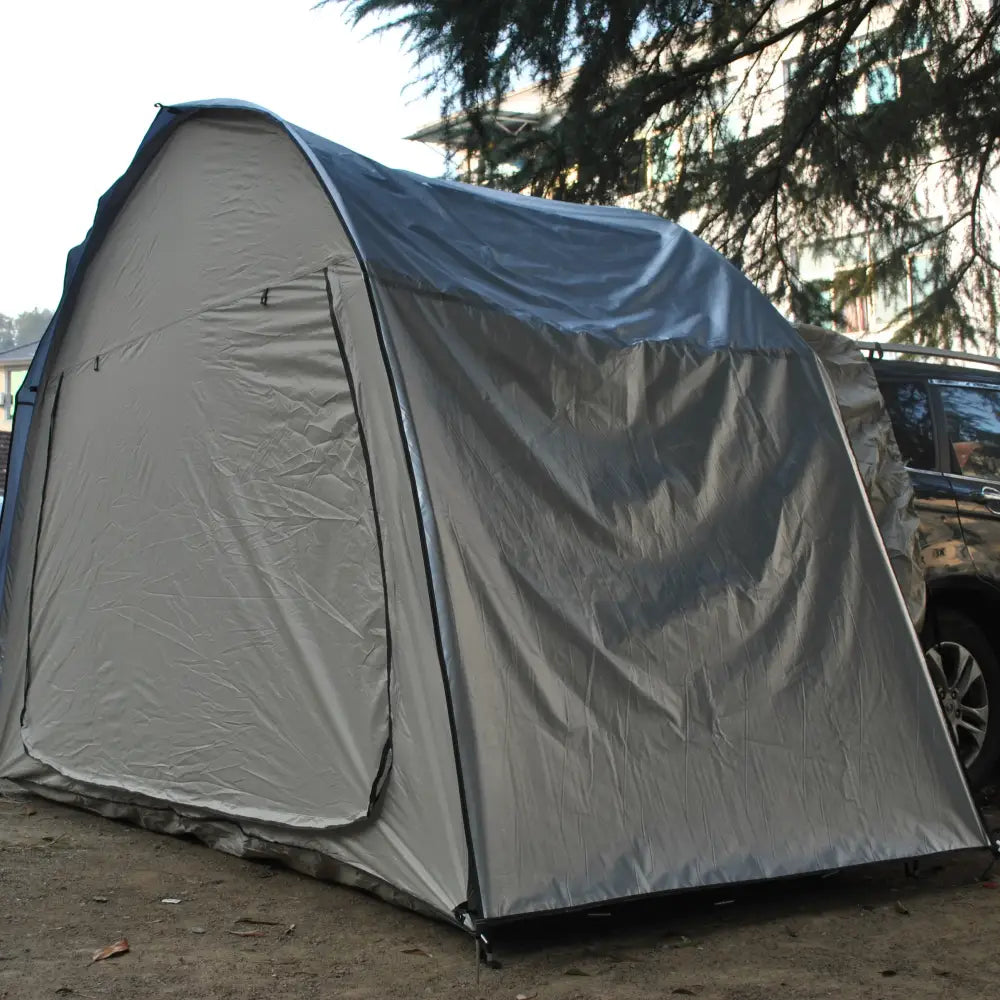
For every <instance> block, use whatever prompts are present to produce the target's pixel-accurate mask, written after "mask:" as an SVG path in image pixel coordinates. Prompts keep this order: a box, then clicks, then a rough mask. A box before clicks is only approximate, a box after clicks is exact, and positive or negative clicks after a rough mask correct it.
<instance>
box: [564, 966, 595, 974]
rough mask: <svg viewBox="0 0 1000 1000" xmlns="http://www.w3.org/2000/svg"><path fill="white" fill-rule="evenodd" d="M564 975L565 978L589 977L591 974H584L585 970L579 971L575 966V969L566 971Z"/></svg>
mask: <svg viewBox="0 0 1000 1000" xmlns="http://www.w3.org/2000/svg"><path fill="white" fill-rule="evenodd" d="M563 975H564V976H589V975H590V973H589V972H584V970H583V969H577V968H576V967H575V966H574V967H573V968H572V969H567V970H566V971H565V972H564V973H563Z"/></svg>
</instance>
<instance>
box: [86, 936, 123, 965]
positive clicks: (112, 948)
mask: <svg viewBox="0 0 1000 1000" xmlns="http://www.w3.org/2000/svg"><path fill="white" fill-rule="evenodd" d="M127 951H128V938H122V939H121V941H116V942H115V943H114V944H109V945H108V946H107V947H106V948H99V949H98V950H97V951H95V952H94V955H93V958H91V960H90V961H91V962H103V961H104V960H105V959H106V958H113V957H114V956H115V955H124V954H125V952H127Z"/></svg>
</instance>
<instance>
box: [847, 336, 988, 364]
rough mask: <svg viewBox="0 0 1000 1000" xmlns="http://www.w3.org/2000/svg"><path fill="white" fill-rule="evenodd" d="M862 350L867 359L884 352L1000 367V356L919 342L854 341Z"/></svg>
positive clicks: (879, 355)
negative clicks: (920, 343)
mask: <svg viewBox="0 0 1000 1000" xmlns="http://www.w3.org/2000/svg"><path fill="white" fill-rule="evenodd" d="M855 343H856V344H857V345H858V347H859V348H861V350H862V351H866V352H867V353H868V359H869V361H871V360H881V358H882V356H883V355H884V354H915V355H918V356H921V357H928V358H945V359H950V360H953V361H971V362H973V363H975V364H977V365H990V366H992V367H993V368H1000V358H991V357H989V356H988V355H986V354H970V353H968V352H967V351H949V350H947V349H946V348H944V347H921V346H920V345H919V344H875V343H872V342H870V341H869V342H866V341H855Z"/></svg>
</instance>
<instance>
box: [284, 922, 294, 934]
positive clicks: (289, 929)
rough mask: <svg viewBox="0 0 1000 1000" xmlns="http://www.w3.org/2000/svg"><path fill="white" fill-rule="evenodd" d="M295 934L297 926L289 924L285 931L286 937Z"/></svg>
mask: <svg viewBox="0 0 1000 1000" xmlns="http://www.w3.org/2000/svg"><path fill="white" fill-rule="evenodd" d="M294 933H295V924H289V925H288V926H287V927H286V928H285V930H284V936H285V937H287V936H288V935H289V934H294Z"/></svg>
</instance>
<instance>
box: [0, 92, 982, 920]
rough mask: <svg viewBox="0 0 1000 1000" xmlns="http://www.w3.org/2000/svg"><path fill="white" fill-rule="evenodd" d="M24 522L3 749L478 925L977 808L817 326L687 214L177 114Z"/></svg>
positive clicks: (69, 791)
mask: <svg viewBox="0 0 1000 1000" xmlns="http://www.w3.org/2000/svg"><path fill="white" fill-rule="evenodd" d="M8 490H9V492H8V500H7V503H6V504H5V508H4V513H3V522H2V530H0V558H2V565H3V569H4V573H5V587H4V602H3V612H2V620H0V629H2V641H3V667H2V671H3V672H2V678H0V774H2V775H3V776H5V777H8V778H12V779H14V780H16V781H18V782H20V783H21V784H22V785H24V786H25V787H28V788H31V789H33V790H35V791H37V792H39V793H41V794H43V795H48V796H51V797H52V798H55V799H59V800H61V801H68V802H74V803H77V804H81V805H85V806H87V807H88V808H91V809H95V810H97V811H99V812H102V813H104V814H107V815H112V816H123V817H128V818H131V819H133V820H136V821H138V822H141V823H143V824H144V825H146V826H150V827H154V828H156V829H161V830H166V831H174V832H181V831H187V832H192V833H194V834H196V835H197V836H199V837H201V838H203V839H204V840H206V841H207V842H209V843H211V844H214V845H215V846H217V847H219V848H221V849H223V850H226V851H231V852H234V853H252V854H254V855H255V856H261V855H266V856H271V857H274V858H278V859H281V860H283V861H285V862H287V863H289V864H292V865H295V866H296V867H299V868H301V869H304V870H306V871H309V872H313V873H315V874H318V875H323V876H329V877H334V878H339V879H342V880H345V881H349V882H352V883H353V884H358V885H363V886H365V887H368V888H371V889H375V890H379V891H382V892H383V893H385V894H387V895H390V896H392V897H393V898H395V899H397V901H400V902H406V903H408V904H410V905H417V906H420V907H422V908H424V909H426V910H430V911H433V912H435V913H438V914H441V915H444V916H446V917H449V918H451V917H453V918H454V919H456V920H458V921H460V922H462V923H463V924H465V925H466V926H473V925H476V924H478V923H479V922H482V921H489V920H494V919H499V918H504V917H511V916H517V915H523V914H530V913H537V912H542V911H553V910H558V909H562V908H567V907H578V906H585V905H588V904H594V903H602V902H605V901H609V900H616V899H623V898H627V897H634V896H641V895H645V894H650V893H658V892H665V891H670V890H677V889H683V888H688V887H694V886H708V885H717V884H720V883H735V882H744V881H748V880H753V879H766V878H775V877H779V876H786V875H793V874H797V873H804V872H811V871H817V870H822V869H831V868H838V867H842V866H847V865H856V864H862V863H865V862H870V861H877V860H883V859H890V858H912V857H917V856H920V855H925V854H929V853H934V852H939V851H949V850H953V849H957V848H965V847H973V846H982V845H984V844H985V843H986V834H985V832H984V830H983V827H982V824H981V821H980V818H979V816H978V814H977V811H976V809H975V807H974V805H973V802H972V800H971V798H970V796H969V792H968V789H967V786H966V784H965V781H964V778H963V776H962V773H961V769H960V767H959V766H958V763H957V761H956V758H955V754H954V752H953V750H952V747H951V744H950V742H949V738H948V734H947V732H946V729H945V726H944V724H943V720H942V717H941V712H940V709H939V708H938V705H937V702H936V699H935V695H934V692H933V690H932V688H931V685H930V683H929V681H928V678H927V675H926V672H925V669H924V666H923V662H922V658H921V654H920V650H919V648H918V646H917V642H916V639H915V636H914V633H913V630H912V627H911V625H910V622H909V620H908V618H907V610H906V607H905V604H904V601H903V598H902V597H901V594H900V591H899V589H898V587H897V586H896V584H895V582H894V580H893V574H892V569H891V567H890V563H889V560H888V558H887V556H886V552H885V549H884V548H883V546H882V545H881V544H880V541H879V536H878V530H877V526H876V523H875V520H874V518H873V516H872V513H871V509H870V507H869V505H868V503H867V501H866V498H865V494H864V490H863V487H862V483H861V480H860V479H859V475H858V470H857V467H856V466H855V463H854V461H853V460H852V457H851V454H850V451H849V448H848V443H847V439H846V437H845V432H844V428H843V425H842V423H841V420H840V417H839V415H838V412H837V407H836V403H835V400H834V396H833V393H832V389H831V386H830V383H829V380H828V378H827V376H826V374H825V373H824V370H823V366H822V364H821V363H820V361H819V360H818V359H817V356H816V355H815V354H814V352H813V351H812V350H811V349H810V348H809V347H808V346H807V345H806V344H805V343H804V341H803V340H802V339H801V338H800V337H799V336H798V335H797V334H796V333H795V331H794V330H793V329H792V328H791V327H790V326H789V325H788V324H787V323H786V322H785V321H784V320H783V319H782V318H781V317H780V316H779V315H778V314H777V313H776V312H775V310H774V309H773V308H772V307H771V306H770V305H769V304H768V303H767V302H766V301H765V300H764V299H763V298H762V297H761V296H760V295H759V294H758V292H757V291H756V290H755V289H754V288H753V287H752V286H751V284H750V283H749V282H748V281H747V280H746V279H745V278H744V277H743V276H742V275H741V274H740V273H738V272H737V271H736V270H735V269H734V268H732V267H731V266H730V265H728V264H727V263H726V262H725V261H724V260H722V259H721V258H720V257H719V256H718V255H717V254H716V253H714V252H713V251H712V250H711V249H709V248H708V247H707V246H705V245H704V244H702V243H701V242H699V241H698V240H697V239H696V238H694V237H693V236H692V235H690V234H689V233H687V232H685V231H684V230H682V229H680V228H678V227H676V226H673V225H671V224H669V223H667V222H665V221H663V220H661V219H656V218H652V217H650V216H647V215H643V214H639V213H635V212H630V211H625V210H617V209H598V208H592V207H580V206H572V205H565V204H556V203H551V202H546V201H540V200H534V199H528V198H521V197H517V196H513V195H506V194H499V193H495V192H490V191H484V190H479V189H473V188H469V187H465V186H462V185H459V184H452V183H447V182H443V181H431V180H427V179H426V178H422V177H417V176H414V175H412V174H407V173H402V172H399V171H395V170H388V169H386V168H384V167H382V166H379V165H378V164H376V163H373V162H371V161H370V160H367V159H364V158H363V157H360V156H357V155H355V154H354V153H351V152H349V151H348V150H346V149H343V148H341V147H339V146H336V145H334V144H332V143H329V142H327V141H326V140H324V139H320V138H318V137H317V136H314V135H311V134H310V133H308V132H304V131H302V130H301V129H298V128H295V127H294V126H292V125H289V124H288V123H286V122H284V121H282V120H281V119H279V118H277V117H275V116H274V115H272V114H270V113H268V112H266V111H264V110H262V109H259V108H254V107H251V106H248V105H243V104H240V103H237V102H232V101H223V102H210V103H207V104H192V105H184V106H181V107H175V108H165V109H163V110H162V111H161V112H160V114H159V115H158V116H157V118H156V120H155V121H154V123H153V125H152V127H151V129H150V131H149V133H148V134H147V136H146V138H145V139H144V141H143V143H142V145H141V146H140V148H139V151H138V153H137V154H136V158H135V161H134V162H133V164H132V165H131V167H130V168H129V170H128V171H127V173H126V174H125V175H124V177H123V178H122V179H121V180H120V181H119V182H118V183H117V184H116V185H115V186H114V187H113V188H112V189H111V190H110V191H109V192H108V194H107V195H105V197H104V198H103V199H102V201H101V203H100V206H99V209H98V213H97V217H96V220H95V223H94V228H93V230H92V231H91V233H90V235H89V236H88V238H87V240H86V242H85V243H84V244H83V245H82V246H81V247H80V248H78V249H77V250H76V251H74V253H73V254H71V257H70V262H69V267H68V271H67V283H66V290H65V294H64V298H63V301H62V304H61V305H60V308H59V311H58V313H57V315H56V317H55V319H54V321H53V323H52V325H51V327H50V328H49V330H48V332H47V333H46V335H45V338H44V341H43V343H42V345H41V346H40V348H39V350H38V352H37V354H36V356H35V361H34V363H33V366H32V368H31V372H30V375H29V378H28V380H27V381H26V383H25V388H24V389H23V390H22V392H21V394H20V397H19V401H18V407H17V421H16V426H15V432H14V448H13V457H12V462H11V470H10V480H9V484H8Z"/></svg>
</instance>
